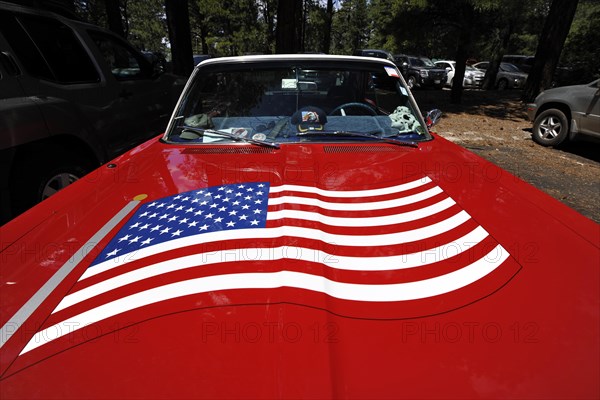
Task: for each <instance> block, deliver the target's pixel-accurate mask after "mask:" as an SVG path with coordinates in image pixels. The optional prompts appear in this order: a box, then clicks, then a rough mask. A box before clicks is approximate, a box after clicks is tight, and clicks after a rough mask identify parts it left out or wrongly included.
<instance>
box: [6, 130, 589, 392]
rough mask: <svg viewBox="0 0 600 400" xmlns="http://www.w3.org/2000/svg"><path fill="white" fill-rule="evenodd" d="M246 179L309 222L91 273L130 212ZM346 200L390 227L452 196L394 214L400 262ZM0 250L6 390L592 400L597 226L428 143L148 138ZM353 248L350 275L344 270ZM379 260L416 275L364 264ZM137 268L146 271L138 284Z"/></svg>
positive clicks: (28, 220) (179, 248)
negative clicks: (349, 210) (386, 211)
mask: <svg viewBox="0 0 600 400" xmlns="http://www.w3.org/2000/svg"><path fill="white" fill-rule="evenodd" d="M248 182H264V183H266V184H267V185H270V188H271V191H272V192H274V193H273V194H272V195H270V196H272V197H273V198H281V197H284V196H295V198H300V197H302V196H304V198H306V199H309V200H307V204H309V205H308V206H307V207H309V208H312V209H313V211H315V210H317V211H319V212H320V215H321V220H319V221H317V222H313V223H311V225H309V226H302V227H300V226H296V225H294V224H295V223H294V222H291V217H289V216H288V215H287V214H285V213H284V214H283V217H282V220H286V221H287V226H286V227H285V229H284V230H283V231H281V232H280V233H276V234H273V235H271V236H269V237H262V238H260V237H259V238H256V237H250V236H247V235H246V234H243V233H241V232H242V231H229V236H223V237H219V238H217V239H214V240H206V241H202V242H196V243H192V244H190V243H188V242H186V243H184V244H181V245H174V244H172V243H175V242H176V241H172V242H166V243H167V244H164V245H162V246H163V247H161V250H160V251H159V252H157V253H155V254H153V255H147V254H145V253H143V251H142V250H139V252H133V253H131V254H129V255H128V256H127V257H124V259H123V260H120V261H119V262H118V264H117V263H115V264H114V265H109V266H108V267H106V269H105V270H103V271H101V272H98V273H95V274H91V275H90V273H89V271H91V270H92V269H93V268H98V265H100V264H98V265H94V266H91V267H90V265H91V264H93V263H95V261H94V260H95V259H96V258H97V257H100V254H104V253H101V251H102V249H104V248H105V247H107V246H109V244H110V243H112V242H114V241H118V240H121V239H122V238H123V237H124V236H122V233H119V232H124V230H127V229H132V227H133V226H134V225H135V224H133V225H127V224H128V221H130V220H131V218H133V217H132V216H133V215H134V213H136V212H138V211H142V208H143V207H146V208H149V207H156V206H157V205H158V204H163V203H160V199H165V198H169V199H176V198H177V201H183V199H182V198H181V196H178V195H180V194H181V195H182V196H186V193H190V191H195V190H199V189H203V190H209V191H210V190H213V189H212V188H218V187H225V188H228V187H233V186H236V187H237V186H240V187H241V186H242V185H246V184H247V183H248ZM261 184H262V183H261ZM222 185H228V186H222ZM283 185H287V186H283ZM274 188H278V189H277V190H279V192H275V189H274ZM306 188H312V189H311V191H310V193H308V192H307V191H306V190H305V189H306ZM390 188H393V190H395V191H397V193H391V189H390ZM240 191H241V189H240ZM432 191H433V192H432ZM234 192H235V191H234ZM354 192H357V193H363V192H364V193H368V194H369V196H368V199H367V202H388V201H397V200H398V199H400V200H407V199H412V198H414V199H416V200H415V201H413V202H405V203H402V204H400V205H398V206H397V207H396V213H397V214H402V215H412V214H411V213H415V212H416V213H417V214H418V213H419V212H421V211H422V210H425V209H428V208H430V207H434V205H435V204H438V203H440V202H446V203H447V204H449V205H448V206H447V207H445V208H443V209H441V210H438V211H435V212H431V213H429V214H428V215H427V216H419V217H418V218H412V219H411V218H408V219H406V220H403V221H395V222H391V224H392V225H393V227H394V229H395V231H394V232H396V233H392V232H391V231H390V233H389V235H396V234H398V235H403V234H407V235H409V236H410V235H414V240H406V241H405V242H404V244H403V246H404V247H403V248H402V251H401V253H402V254H401V255H397V254H396V253H394V254H392V250H391V249H392V246H391V245H386V244H382V245H378V246H371V245H369V244H368V243H366V242H365V243H358V244H357V247H356V248H352V249H350V248H349V247H348V246H344V245H340V243H339V240H338V239H339V238H341V237H342V236H341V235H343V234H344V232H343V231H342V230H340V228H339V227H336V226H335V224H333V223H331V222H329V219H328V218H329V217H332V215H333V213H332V212H329V211H327V210H325V208H326V205H327V207H330V206H331V205H332V204H336V203H343V204H344V205H345V206H347V205H348V204H353V203H354V202H358V201H359V200H360V199H358V196H356V198H355V197H353V196H347V197H349V198H341V197H343V196H342V195H343V193H354ZM425 192H428V193H435V194H434V195H433V196H432V197H427V198H426V197H419V196H423V193H425ZM215 193H216V192H215ZM307 193H308V194H307ZM334 194H337V195H338V198H336V199H334V198H333V197H334ZM232 196H233V194H232ZM170 201H171V200H170ZM172 201H175V200H172ZM164 204H166V203H164ZM361 204H362V206H364V204H365V203H364V202H363V203H361ZM167 207H168V206H167ZM269 207H272V206H269ZM273 207H274V208H273V210H271V209H269V212H271V211H274V212H275V211H281V210H280V209H278V208H277V206H273ZM165 208H166V207H165ZM190 208H192V207H190ZM298 210H299V208H298V207H296V209H294V207H291V208H290V210H287V211H290V212H291V211H298ZM284 211H286V210H284ZM287 211H286V212H287ZM182 212H185V210H182ZM303 212H304V211H303ZM361 212H362V210H361ZM190 214H192V212H190ZM337 217H340V216H337ZM337 217H336V218H337ZM343 217H344V216H343V215H342V216H341V217H340V218H343ZM372 217H373V218H378V217H381V218H384V219H385V218H393V216H390V215H383V214H378V211H373V212H372ZM157 218H160V217H158V216H157ZM166 218H167V217H165V219H166ZM183 219H184V218H180V221H182V220H183ZM190 221H191V219H187V217H186V219H185V221H183V223H182V224H188V223H191V222H190ZM284 222H285V221H284ZM135 226H136V229H139V228H140V227H141V226H140V225H135ZM267 227H269V226H267ZM272 229H279V228H277V227H276V228H272ZM353 229H356V231H355V232H354V234H355V235H357V236H358V237H359V239H360V240H367V239H368V235H369V234H370V233H369V230H368V228H366V227H362V226H358V227H355V228H353ZM381 229H383V228H381ZM386 229H387V228H386ZM390 229H391V228H390ZM273 232H275V230H273ZM278 232H279V231H278ZM297 232H300V233H299V234H298V233H297ZM397 232H400V233H397ZM174 233H175V232H174V231H170V232H166V233H165V234H174ZM292 233H293V234H292ZM207 235H208V234H207ZM310 235H317V236H318V237H312V236H310ZM319 235H321V236H319ZM386 235H388V233H385V234H384V235H383V236H385V237H387V236H386ZM474 235H475V236H477V235H479V236H477V237H478V238H477V239H475V236H474ZM125 236H126V235H125ZM206 237H207V238H208V237H209V236H206ZM211 237H212V236H211ZM365 238H367V239H365ZM0 240H1V245H2V248H1V253H0V257H1V258H2V262H1V269H0V276H1V279H0V285H1V291H0V301H1V307H2V308H1V310H2V312H1V326H2V347H1V348H0V394H1V397H2V399H9V398H43V397H61V398H77V399H81V398H92V397H93V398H133V397H138V398H190V397H191V398H217V397H219V398H598V397H599V396H600V383H599V379H598V377H599V376H600V358H599V354H600V340H599V337H600V336H599V334H600V319H599V315H600V304H599V302H600V285H599V282H600V269H599V262H600V227H599V225H598V224H596V223H595V222H593V221H591V220H589V219H587V218H585V217H583V216H582V215H580V214H578V213H577V212H575V211H573V210H572V209H570V208H568V207H566V206H565V205H563V204H561V203H560V202H558V201H556V200H554V199H552V198H550V197H549V196H548V195H546V194H544V193H542V192H541V191H539V190H537V189H535V188H533V187H532V186H530V185H529V184H526V183H525V182H523V181H521V180H520V179H519V178H517V177H515V176H514V175H511V174H510V173H507V172H506V171H504V170H501V169H499V168H498V167H496V166H494V165H493V164H491V163H489V162H487V161H485V160H483V159H481V158H480V157H478V156H476V155H474V154H473V153H471V152H468V151H467V150H464V149H462V148H460V147H459V146H457V145H455V144H453V143H451V142H449V141H447V140H445V139H443V138H441V137H439V136H437V135H434V138H433V140H430V141H427V142H423V143H420V144H419V147H418V148H417V147H400V146H397V145H395V144H389V143H376V144H374V143H372V142H370V143H340V144H331V143H306V144H302V143H301V144H294V145H285V144H282V145H281V148H279V149H270V148H262V147H255V146H253V145H251V144H247V143H245V144H239V143H238V144H230V145H219V144H217V143H215V144H209V145H205V146H202V147H190V146H187V145H185V144H172V143H171V144H169V143H165V142H164V141H161V140H159V138H156V139H154V140H151V141H149V142H147V143H145V144H143V145H142V146H140V147H138V148H136V149H134V150H132V151H129V152H128V153H126V154H124V155H123V156H121V157H119V158H117V159H115V160H114V161H113V162H111V163H110V164H107V165H106V166H103V167H101V168H100V169H98V170H96V171H95V172H94V173H92V174H90V175H88V176H86V177H85V178H83V179H82V180H80V181H78V182H77V183H76V184H73V185H71V186H69V187H67V188H66V189H64V190H62V191H60V192H59V193H58V194H56V195H55V196H53V197H51V198H49V199H47V200H45V201H44V202H43V203H41V204H40V205H39V206H37V207H34V208H33V209H31V210H29V211H28V212H26V213H25V214H23V215H22V216H20V217H18V218H17V219H15V220H13V221H12V222H10V223H8V224H6V225H5V226H3V227H2V228H1V229H0ZM123 240H124V241H130V240H135V238H134V237H133V236H129V237H128V238H127V239H123ZM177 240H179V239H177ZM181 240H184V239H181ZM382 240H383V239H382ZM177 243H179V242H177ZM182 243H183V242H182ZM157 246H158V245H157ZM346 247H348V248H346ZM463 247H466V248H463ZM309 248H310V249H311V250H312V252H309V253H307V251H308V250H307V249H309ZM394 251H397V250H394ZM352 252H354V253H357V254H351V253H352ZM362 253H364V254H362ZM350 255H352V256H353V257H354V256H362V255H365V261H364V264H365V266H361V268H356V269H352V268H350V267H343V268H341V267H340V268H338V264H339V265H341V264H343V263H344V262H345V261H344V260H345V259H346V258H349V257H350ZM386 258H390V260H397V261H396V262H397V263H398V265H400V264H402V263H408V264H410V265H411V266H410V268H408V267H407V268H404V269H403V268H401V267H399V269H394V268H388V267H379V266H378V265H379V264H378V263H382V262H383V261H385V259H386ZM148 260H150V261H148ZM374 260H377V261H374ZM411 263H412V264H411ZM485 266H487V267H485ZM370 267H372V268H371V269H369V268H370ZM148 268H158V269H159V271H158V272H155V273H153V274H148V275H143V276H138V277H135V274H137V273H138V272H139V271H140V270H146V269H148ZM160 268H163V270H160ZM474 268H476V271H480V272H475V275H472V273H473V269H474ZM481 268H483V269H484V271H483V272H481ZM485 268H488V269H485ZM469 274H471V275H469ZM124 276H129V277H131V278H130V279H129V280H127V281H126V282H124V283H121V284H114V285H113V286H111V282H113V281H114V280H118V279H120V277H124ZM102 285H108V286H106V287H105V288H104V289H102ZM394 285H396V286H394ZM94 288H96V289H98V288H99V289H98V292H94V293H92V294H91V295H89V296H87V297H86V296H84V297H82V298H80V299H79V300H77V299H76V297H77V296H78V295H79V294H81V293H86V291H87V290H92V292H93V290H95V289H94ZM167 288H168V289H169V290H167ZM405 288H406V290H405V291H404V289H405ZM423 292H426V293H429V294H427V295H421V293H423ZM142 297H143V298H142ZM73 299H75V300H73ZM65 302H66V303H67V304H65Z"/></svg>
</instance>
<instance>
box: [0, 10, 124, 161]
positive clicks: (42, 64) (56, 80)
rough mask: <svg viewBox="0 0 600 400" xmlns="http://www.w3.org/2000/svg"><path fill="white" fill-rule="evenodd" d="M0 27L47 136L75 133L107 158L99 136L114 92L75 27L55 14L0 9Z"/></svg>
mask: <svg viewBox="0 0 600 400" xmlns="http://www.w3.org/2000/svg"><path fill="white" fill-rule="evenodd" d="M0 30H1V31H2V33H3V35H4V37H5V39H6V41H7V42H8V45H9V46H10V48H9V51H10V54H11V56H13V57H14V60H15V62H16V63H17V64H18V67H19V68H20V69H21V70H22V71H23V73H22V74H20V75H19V76H18V77H17V80H18V83H19V85H20V86H21V87H22V89H23V91H24V93H25V95H26V96H28V97H29V98H30V99H32V100H33V101H35V102H36V104H37V105H38V107H39V108H40V110H41V112H42V114H43V118H44V121H45V124H46V126H47V129H48V132H49V134H50V135H67V136H72V137H77V138H79V139H81V140H83V142H85V143H88V144H89V145H90V146H91V147H92V148H93V149H94V151H95V152H96V153H97V154H98V155H99V156H101V157H102V158H106V155H107V148H106V146H105V145H103V141H102V140H101V136H102V132H103V131H104V130H106V129H118V127H117V126H115V125H114V124H111V109H110V106H111V104H113V95H112V94H111V92H110V88H109V87H107V84H106V82H105V80H104V77H103V76H102V75H101V73H100V71H99V70H98V68H97V65H96V64H95V63H94V60H93V59H92V58H91V57H90V54H89V51H88V50H87V49H86V47H85V46H84V45H83V43H82V42H81V40H80V37H79V35H78V34H77V33H76V31H75V30H74V29H73V28H72V27H70V26H68V25H67V24H66V23H64V22H62V21H60V20H59V19H57V18H52V17H48V16H42V15H34V14H28V13H17V12H15V13H12V12H9V11H4V10H3V11H0Z"/></svg>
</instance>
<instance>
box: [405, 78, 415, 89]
mask: <svg viewBox="0 0 600 400" xmlns="http://www.w3.org/2000/svg"><path fill="white" fill-rule="evenodd" d="M406 84H407V85H408V88H409V89H413V88H414V87H415V86H416V85H417V80H416V79H415V77H414V76H412V75H411V76H409V77H408V79H407V80H406Z"/></svg>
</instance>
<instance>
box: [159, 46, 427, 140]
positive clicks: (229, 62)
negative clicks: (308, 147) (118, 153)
mask: <svg viewBox="0 0 600 400" xmlns="http://www.w3.org/2000/svg"><path fill="white" fill-rule="evenodd" d="M251 68H257V69H263V70H264V69H269V68H275V69H288V68H289V69H292V68H301V69H302V70H315V69H317V70H318V69H331V70H346V69H347V70H354V71H363V70H365V71H368V70H370V69H373V70H374V71H377V72H379V71H381V72H383V71H388V75H389V74H390V73H392V74H397V76H396V75H393V78H394V79H396V80H397V86H398V88H397V91H398V93H400V92H401V93H402V95H404V96H406V103H407V105H410V108H411V109H412V111H413V112H412V114H413V116H414V118H415V119H416V120H417V121H418V122H419V124H420V126H421V127H423V128H425V129H424V130H425V131H424V132H421V131H419V133H418V134H419V136H420V137H419V139H418V140H417V142H426V141H429V140H432V139H433V137H432V136H431V134H430V132H429V130H428V129H427V128H426V127H427V125H426V123H425V121H424V118H423V115H422V112H421V110H420V108H419V107H418V104H417V103H416V101H415V99H414V97H413V95H412V93H411V92H410V90H409V89H408V87H407V85H406V82H405V81H404V79H403V77H402V76H401V74H400V72H399V71H398V69H397V67H396V65H395V64H393V63H391V62H390V61H388V60H384V59H368V58H365V57H354V56H330V55H311V56H302V55H273V56H242V57H223V58H216V59H210V60H206V61H204V62H203V63H201V64H199V65H197V66H196V68H195V69H194V72H193V73H192V75H191V77H190V78H189V80H188V82H187V84H186V86H185V88H184V90H183V92H182V94H181V96H180V98H179V101H178V103H177V105H176V107H175V109H174V111H173V114H172V116H171V119H170V121H169V124H168V126H167V129H166V130H165V134H164V135H163V137H162V141H163V142H166V143H169V144H179V145H181V144H194V145H195V144H207V143H196V142H194V143H191V142H190V143H182V142H180V141H175V140H172V139H171V137H172V136H175V135H176V134H175V130H176V129H179V128H180V127H181V126H182V125H185V124H184V123H182V122H181V121H179V120H181V118H185V104H186V102H187V101H188V98H189V97H190V95H192V90H193V88H194V86H195V82H196V81H197V80H198V79H200V77H201V76H202V75H203V74H207V73H223V72H225V73H226V72H228V71H240V70H242V71H243V70H244V69H251ZM388 68H392V69H393V71H394V72H389V71H392V70H389V69H388ZM398 95H399V96H400V94H398ZM415 134H417V133H416V132H415ZM407 140H409V141H413V140H414V139H413V138H411V139H407ZM333 141H335V142H340V138H334V140H333ZM345 141H350V142H351V141H352V140H345ZM354 142H355V141H354ZM371 142H372V141H371ZM235 143H237V144H239V142H235ZM293 143H306V142H305V141H303V140H299V141H297V142H281V144H293ZM213 144H219V145H220V144H232V143H230V142H224V143H216V142H214V143H213Z"/></svg>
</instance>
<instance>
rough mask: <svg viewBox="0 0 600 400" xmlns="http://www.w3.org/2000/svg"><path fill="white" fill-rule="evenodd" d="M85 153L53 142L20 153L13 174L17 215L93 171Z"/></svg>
mask: <svg viewBox="0 0 600 400" xmlns="http://www.w3.org/2000/svg"><path fill="white" fill-rule="evenodd" d="M92 168H93V167H92V165H91V164H90V162H88V161H87V160H85V159H83V158H82V157H80V156H78V155H76V154H71V153H70V152H68V151H65V150H63V149H59V148H58V147H54V146H52V145H50V146H49V147H48V149H47V151H45V152H43V153H34V154H30V155H27V156H25V157H21V159H20V161H19V162H18V163H16V164H15V167H14V169H13V173H12V176H11V183H10V186H11V189H10V191H11V211H12V214H13V216H17V215H19V214H21V213H23V212H24V211H26V210H28V209H29V208H31V207H32V206H34V205H36V204H37V203H39V202H41V201H42V200H44V199H46V198H47V197H49V196H50V195H51V194H54V193H55V192H56V191H58V190H60V189H64V187H65V186H67V185H69V184H71V183H73V182H74V181H76V180H77V179H79V178H81V177H83V176H84V175H85V174H86V173H88V172H89V171H91V169H92Z"/></svg>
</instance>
